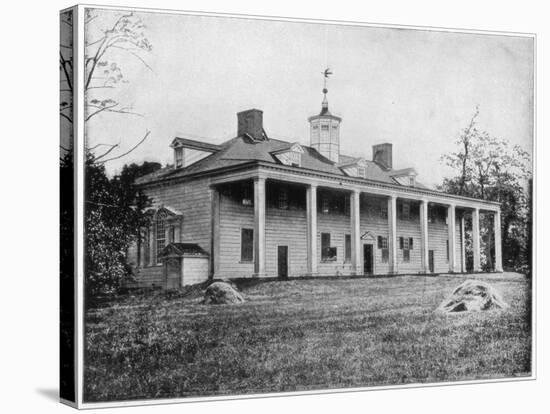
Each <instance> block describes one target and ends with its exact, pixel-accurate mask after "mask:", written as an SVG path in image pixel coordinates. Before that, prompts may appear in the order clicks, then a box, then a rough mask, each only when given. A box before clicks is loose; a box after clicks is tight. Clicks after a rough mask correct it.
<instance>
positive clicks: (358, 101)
mask: <svg viewBox="0 0 550 414" xmlns="http://www.w3.org/2000/svg"><path fill="white" fill-rule="evenodd" d="M116 16H118V13H117V12H116V11H102V12H101V13H100V17H99V18H97V19H95V20H94V21H93V22H92V23H91V24H90V31H89V33H90V34H89V36H90V37H93V35H94V33H95V31H96V30H98V29H102V28H107V27H109V26H110V25H111V24H112V22H113V19H114V18H116ZM139 16H140V17H141V18H142V20H143V22H144V23H145V24H146V26H147V28H146V35H147V37H148V39H149V40H150V42H151V43H152V45H153V50H152V51H151V52H150V53H147V54H143V55H141V56H143V58H144V59H145V60H146V62H147V63H148V65H149V66H150V67H151V69H152V70H149V69H148V68H147V67H145V66H144V65H143V64H142V63H141V62H140V61H139V60H138V59H136V58H135V57H134V56H132V55H130V54H128V53H125V52H122V51H118V52H117V54H116V55H111V59H112V60H115V61H116V62H118V64H119V66H120V67H121V69H122V71H123V73H124V76H125V79H126V80H127V81H128V83H124V84H119V85H118V86H117V88H116V89H115V90H112V91H111V92H112V93H113V94H114V97H116V98H117V99H118V100H119V101H121V102H122V103H124V104H130V105H132V106H133V110H134V111H136V112H139V113H141V114H143V115H144V116H143V118H141V117H135V116H130V115H120V114H104V115H103V114H101V115H99V116H97V117H94V118H93V119H91V120H90V121H89V123H88V125H87V126H88V132H87V133H88V139H89V145H90V146H93V145H95V144H97V143H118V142H120V145H121V152H122V151H123V150H124V149H128V148H130V147H131V146H132V145H134V144H135V143H136V142H137V141H138V140H139V139H140V138H141V137H142V136H143V134H144V133H145V131H146V130H150V131H151V135H150V137H149V138H148V139H147V140H146V141H145V143H144V144H143V145H141V146H140V147H139V148H138V149H137V150H135V151H134V152H132V153H131V154H130V155H129V156H127V157H124V158H122V159H120V160H117V161H112V162H110V163H108V170H109V172H110V173H113V172H116V171H118V170H120V168H121V167H122V165H123V164H124V163H129V162H142V161H144V160H149V161H160V162H162V163H163V164H164V163H167V162H172V152H171V149H170V148H169V147H168V145H169V144H170V142H171V140H172V139H173V137H174V136H175V135H178V136H184V137H189V138H194V139H204V140H205V141H208V142H212V143H221V142H223V141H224V140H227V139H229V138H232V137H234V136H235V135H236V130H237V118H236V113H237V112H238V111H241V110H245V109H249V108H253V107H254V108H259V109H262V110H263V111H264V128H265V130H266V132H267V134H268V136H271V137H274V138H281V139H287V140H289V141H299V142H300V143H302V144H305V145H309V125H308V122H307V118H308V116H311V115H314V114H317V113H318V112H319V111H320V109H321V100H322V93H321V90H322V87H323V83H322V82H323V81H322V75H321V71H322V70H323V69H324V68H325V67H327V66H328V67H330V68H331V70H332V71H333V72H334V75H333V76H332V77H331V78H330V80H329V85H328V88H329V94H328V99H329V108H330V110H331V112H333V113H335V114H337V115H340V116H341V117H342V118H343V121H342V124H341V130H340V137H341V138H340V148H341V153H343V154H349V155H354V156H360V155H362V156H364V157H365V158H367V159H371V157H372V150H371V147H372V145H373V144H377V143H381V142H391V143H393V151H394V168H406V167H414V168H416V170H417V171H418V173H419V177H418V179H419V181H421V182H423V183H425V184H428V185H431V186H433V185H435V184H438V183H440V182H441V180H442V178H443V177H444V176H445V175H449V174H450V171H449V170H448V169H447V168H446V167H444V166H443V165H442V164H441V163H440V161H439V158H440V156H441V155H442V154H444V153H448V152H451V151H453V150H454V149H455V144H454V143H455V141H456V139H457V138H458V136H459V134H460V130H461V129H462V128H463V127H465V126H466V125H467V124H468V122H469V120H470V118H471V116H472V114H473V113H474V110H475V106H476V105H477V104H479V107H480V117H479V127H480V128H481V129H484V130H486V131H488V132H489V133H490V134H491V135H493V136H495V137H499V138H503V139H506V140H508V141H510V143H512V144H519V145H521V146H522V147H523V148H524V149H525V150H527V151H528V152H529V153H532V136H533V119H532V113H533V41H532V39H531V38H528V37H520V36H494V35H479V34H460V33H448V32H435V31H420V30H410V29H395V28H392V29H390V28H376V27H364V26H361V27H359V26H346V25H327V24H313V23H303V22H300V23H297V22H284V21H266V20H255V19H243V18H240V19H237V18H228V17H199V16H187V15H178V14H160V13H140V14H139ZM92 40H93V39H92ZM102 93H104V92H102ZM97 96H98V97H101V96H103V95H97Z"/></svg>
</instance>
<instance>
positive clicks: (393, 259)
mask: <svg viewBox="0 0 550 414" xmlns="http://www.w3.org/2000/svg"><path fill="white" fill-rule="evenodd" d="M242 181H251V182H252V183H253V191H254V194H253V198H254V202H253V234H254V257H253V274H252V276H254V277H265V276H268V277H270V276H271V277H272V276H276V275H274V274H272V273H270V272H267V271H266V255H273V254H274V252H273V251H266V214H268V213H267V212H266V182H269V183H274V185H275V183H279V184H281V185H284V183H289V184H294V185H298V186H299V188H301V189H303V192H304V194H303V197H304V199H305V200H304V201H305V208H304V211H303V216H304V218H305V223H304V235H305V240H304V244H305V249H304V251H305V252H307V253H306V257H303V258H302V259H303V261H304V264H305V266H306V271H305V272H301V273H300V274H296V273H293V272H292V271H291V275H293V276H304V275H309V276H316V275H319V265H323V268H324V269H325V270H323V272H321V273H322V274H327V270H326V269H329V268H330V266H331V265H333V267H334V268H335V269H336V270H335V273H338V274H349V275H362V274H364V269H363V263H364V257H363V251H362V245H363V244H364V243H363V241H362V239H361V235H362V234H363V233H364V232H365V229H366V230H367V231H369V230H370V228H371V227H372V228H373V229H374V228H376V229H377V230H372V233H373V240H375V242H374V244H375V245H376V246H373V247H374V249H375V250H376V249H378V250H380V251H381V252H380V254H379V256H380V258H378V257H376V259H374V258H373V260H375V261H376V260H378V262H381V263H382V264H383V265H384V266H387V272H383V273H389V274H400V273H430V272H435V273H440V272H450V273H460V272H465V271H466V260H465V250H466V248H465V237H464V234H465V230H464V220H465V215H466V214H471V216H472V241H473V243H472V245H473V249H472V253H473V258H474V260H473V263H474V269H473V270H474V271H480V270H481V269H480V234H479V231H480V226H479V215H480V212H483V213H484V214H492V215H493V217H494V223H495V225H494V240H495V271H497V272H498V271H502V255H501V247H500V240H501V236H500V207H499V205H498V204H497V203H491V202H484V201H481V200H475V199H469V198H465V197H458V196H454V195H448V194H443V193H439V192H435V191H431V190H426V189H420V188H419V189H414V188H406V189H401V188H394V187H397V186H391V185H381V184H380V183H370V182H367V181H366V180H361V181H360V182H358V181H359V180H356V179H354V178H351V177H346V178H344V179H343V178H342V177H338V178H335V179H333V178H332V177H326V176H325V177H319V176H316V175H315V174H304V173H303V172H301V171H294V170H292V169H291V168H287V167H283V166H277V167H273V166H269V167H267V168H263V167H261V166H260V167H256V168H254V169H250V170H248V171H240V172H235V173H234V174H226V175H224V176H223V177H220V178H218V179H213V180H212V189H213V190H214V191H216V188H218V187H219V186H220V185H223V184H224V183H230V182H242ZM331 191H332V192H337V193H338V194H345V197H346V199H345V206H344V208H343V209H342V210H341V211H336V212H335V213H334V214H331V211H329V210H326V211H325V210H324V208H325V206H324V204H323V203H324V202H325V201H324V199H325V197H326V195H325V194H326V193H327V192H328V193H330V192H331ZM319 194H321V195H322V199H319ZM372 199H376V200H378V201H380V200H385V205H386V207H385V208H384V207H380V208H381V209H382V211H383V215H382V216H380V217H386V218H385V219H383V220H382V222H380V220H378V219H379V217H378V216H377V220H378V222H376V223H374V222H372V221H371V222H369V221H368V220H367V221H365V220H366V219H365V217H370V216H368V214H371V213H372V212H371V211H370V209H369V212H365V211H363V207H362V206H363V205H365V204H368V203H369V202H370V200H372ZM404 204H406V205H407V208H404V207H403V205H404ZM432 209H437V210H439V211H443V210H444V211H445V218H444V222H445V223H446V224H445V225H444V224H443V221H440V222H437V223H434V220H436V219H434V218H433V217H432V216H431V215H430V211H431V210H432ZM297 211H299V209H297ZM413 212H414V214H413ZM417 212H418V213H417ZM296 214H298V213H296ZM300 214H302V213H300ZM319 214H321V216H319ZM337 214H340V215H341V216H342V217H339V218H338V220H341V219H344V220H348V221H347V223H348V224H347V229H346V228H343V227H342V226H341V225H340V226H339V225H338V224H334V226H335V227H334V230H330V225H331V224H330V221H331V220H332V216H334V217H336V215H337ZM345 217H347V219H346V218H345ZM404 220H410V222H406V225H407V229H412V230H410V231H408V233H407V231H406V230H404V229H403V227H404V224H403V223H405V221H404ZM327 222H329V224H324V225H323V229H324V230H323V229H319V226H320V224H322V223H327ZM430 222H431V223H430ZM300 223H302V221H300ZM373 223H374V224H373ZM371 224H372V225H371ZM381 224H383V225H385V229H382V230H380V227H379V226H380V225H381ZM297 225H298V224H297ZM435 225H437V226H439V227H438V228H440V229H441V231H439V233H438V234H437V235H434V234H431V230H430V229H431V228H432V227H433V226H435ZM327 226H329V227H327ZM431 226H432V227H431ZM327 228H328V230H327ZM212 231H213V233H214V234H213V240H219V237H218V236H216V235H215V233H216V231H219V227H215V228H213V229H212ZM338 232H340V233H343V234H339V233H338ZM337 233H338V234H337ZM323 234H329V235H330V234H332V239H333V240H344V243H342V242H341V241H338V243H340V244H339V245H338V246H334V248H333V247H332V245H331V244H330V243H331V242H328V241H326V240H325V239H327V240H328V239H329V236H327V237H325V236H323ZM411 234H412V236H411V237H409V235H411ZM417 235H418V236H419V237H417ZM445 236H446V240H445V242H446V246H445V247H439V251H438V252H436V253H434V250H437V248H436V249H434V248H433V247H430V246H433V240H432V237H434V238H437V240H438V241H441V240H443V238H445ZM378 237H381V239H378V241H380V240H382V241H381V244H379V245H377V243H376V240H377V238H378ZM324 238H325V239H324ZM280 243H281V244H283V243H285V240H284V238H282V239H281V240H280ZM326 243H329V245H328V247H329V248H333V250H334V251H335V252H336V253H335V256H337V257H336V258H334V257H332V256H330V254H332V251H329V252H328V253H327V252H326V251H325V250H323V249H326V248H327V247H326V246H325V245H326ZM332 243H333V244H337V243H336V242H332ZM439 245H443V243H439V244H438V246H439ZM221 248H222V247H221V246H217V247H216V246H215V247H214V251H219V250H220V249H221ZM386 249H387V262H386V257H385V254H386V252H385V251H384V250H386ZM417 249H418V250H417ZM404 250H408V251H407V252H405V251H404ZM445 250H446V257H447V264H446V266H445V265H444V264H443V265H442V260H439V262H437V261H438V258H443V257H445ZM348 251H349V258H348V257H347V253H348ZM418 251H419V254H418ZM411 253H414V254H411ZM290 254H291V255H292V254H293V252H290ZM377 254H378V253H377ZM438 255H439V256H438ZM434 257H435V258H434ZM417 259H418V263H417V262H416V260H417ZM271 260H273V259H271ZM297 260H300V259H299V258H292V257H291V265H292V264H293V263H294V262H296V261H297ZM331 261H332V262H333V263H331ZM434 261H435V262H436V263H435V266H434ZM378 262H376V263H378ZM375 267H379V268H382V266H381V265H380V266H376V265H375ZM410 269H414V271H411V270H410ZM214 273H215V272H214ZM214 276H216V275H215V274H214Z"/></svg>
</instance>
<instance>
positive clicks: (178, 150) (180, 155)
mask: <svg viewBox="0 0 550 414" xmlns="http://www.w3.org/2000/svg"><path fill="white" fill-rule="evenodd" d="M174 151H175V153H176V168H181V167H183V148H176V149H175V150H174Z"/></svg>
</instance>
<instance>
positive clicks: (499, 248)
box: [493, 210, 502, 272]
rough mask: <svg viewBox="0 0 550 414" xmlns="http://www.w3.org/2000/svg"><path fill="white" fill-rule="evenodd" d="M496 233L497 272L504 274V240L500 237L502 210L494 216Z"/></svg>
mask: <svg viewBox="0 0 550 414" xmlns="http://www.w3.org/2000/svg"><path fill="white" fill-rule="evenodd" d="M493 220H494V226H493V227H494V232H495V272H502V238H501V235H500V232H501V229H500V210H497V211H495V213H494V214H493Z"/></svg>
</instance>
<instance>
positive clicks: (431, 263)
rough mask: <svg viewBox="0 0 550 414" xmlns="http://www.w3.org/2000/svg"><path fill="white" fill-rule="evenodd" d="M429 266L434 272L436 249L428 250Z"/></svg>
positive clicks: (431, 271)
mask: <svg viewBox="0 0 550 414" xmlns="http://www.w3.org/2000/svg"><path fill="white" fill-rule="evenodd" d="M428 267H429V269H430V273H433V272H434V251H433V250H428Z"/></svg>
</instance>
